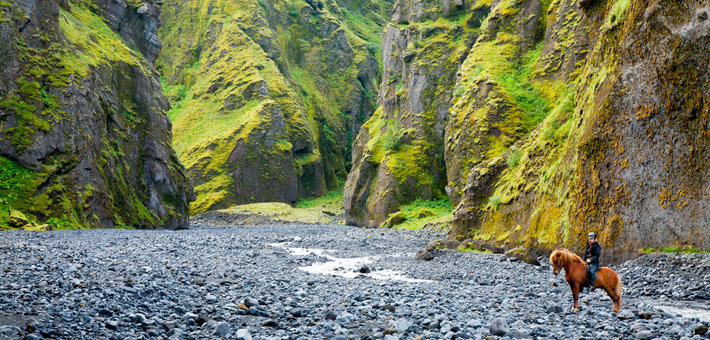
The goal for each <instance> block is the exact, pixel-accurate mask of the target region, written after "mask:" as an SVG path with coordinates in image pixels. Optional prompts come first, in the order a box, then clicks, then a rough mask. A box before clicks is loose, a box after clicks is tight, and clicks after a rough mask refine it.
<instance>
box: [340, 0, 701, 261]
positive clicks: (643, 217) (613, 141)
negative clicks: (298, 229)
mask: <svg viewBox="0 0 710 340" xmlns="http://www.w3.org/2000/svg"><path fill="white" fill-rule="evenodd" d="M709 6H710V5H708V4H707V3H705V2H703V1H699V0H698V1H686V2H682V3H680V2H676V3H667V2H660V1H644V0H607V1H604V0H579V1H578V0H552V1H540V0H528V1H512V0H510V1H509V0H501V1H473V2H464V1H458V2H454V3H450V2H449V1H444V2H441V3H424V2H412V1H398V2H397V3H396V4H395V6H394V10H393V19H392V21H391V22H390V24H389V25H388V27H387V28H386V30H385V33H384V36H383V64H384V65H383V66H384V70H383V82H382V86H381V88H380V93H379V96H378V110H377V111H376V113H375V114H374V115H373V117H372V118H371V119H370V120H369V121H368V122H367V123H366V124H365V125H363V128H362V130H361V132H360V134H359V136H358V138H357V139H356V140H355V143H354V145H353V170H352V172H351V174H350V176H349V178H348V182H347V183H346V187H345V198H344V204H345V210H346V214H347V215H348V222H349V223H350V224H357V225H362V226H370V227H375V226H379V225H381V224H382V223H383V222H384V221H385V220H386V219H387V218H388V217H390V216H395V215H393V213H395V212H397V211H398V210H399V209H400V206H401V205H405V204H410V203H411V202H413V201H414V200H415V199H417V198H422V199H425V200H428V199H435V198H438V197H440V196H442V192H444V191H445V192H446V195H447V196H448V197H449V198H450V200H451V202H452V203H453V205H454V206H455V207H456V208H455V213H454V220H453V226H452V230H451V233H450V237H451V238H457V239H459V240H465V239H482V240H486V241H491V242H493V243H497V244H508V245H511V246H512V245H521V244H522V245H526V246H528V247H529V248H543V249H551V248H553V247H556V246H560V245H563V246H568V247H578V246H579V245H580V244H583V241H584V238H585V237H586V235H587V233H588V232H589V231H596V232H597V234H599V235H600V240H601V242H602V243H603V244H604V246H605V247H608V248H611V249H617V250H621V249H626V250H629V249H630V250H637V249H639V248H641V247H644V248H646V247H655V248H659V247H663V246H678V245H681V246H686V247H691V248H699V249H705V250H708V249H710V248H708V247H709V246H708V244H709V243H708V242H707V240H708V236H709V234H710V228H708V227H707V225H708V222H709V221H708V214H707V212H706V211H707V210H708V209H706V208H707V207H708V201H707V200H708V198H707V193H706V190H707V186H708V183H707V174H708V170H709V169H708V168H709V167H710V162H708V161H707V159H708V158H707V152H708V136H710V135H708V132H707V130H708V128H709V126H708V121H707V119H708V118H707V115H708V107H709V104H708V94H709V93H710V92H709V91H708V90H707V88H708V86H710V85H709V84H710V82H708V80H709V79H708V74H707V69H708V63H710V54H708V53H707V51H708V48H710V44H709V39H710V38H708V35H709V34H710V31H708V25H710V23H709V20H708V7H709ZM422 46H425V47H426V48H421V47H422ZM684 65H685V66H684Z"/></svg>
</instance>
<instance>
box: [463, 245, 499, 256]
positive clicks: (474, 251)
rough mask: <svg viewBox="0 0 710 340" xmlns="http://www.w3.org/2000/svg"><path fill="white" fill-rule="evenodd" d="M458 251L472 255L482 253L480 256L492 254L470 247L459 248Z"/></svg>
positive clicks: (488, 251)
mask: <svg viewBox="0 0 710 340" xmlns="http://www.w3.org/2000/svg"><path fill="white" fill-rule="evenodd" d="M456 250H458V251H467V252H472V253H482V254H493V253H492V252H491V251H490V250H481V249H478V248H475V247H472V246H471V245H468V246H461V247H459V248H458V249H456Z"/></svg>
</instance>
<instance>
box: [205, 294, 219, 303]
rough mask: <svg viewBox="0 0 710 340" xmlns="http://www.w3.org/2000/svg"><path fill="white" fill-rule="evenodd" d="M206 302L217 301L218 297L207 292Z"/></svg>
mask: <svg viewBox="0 0 710 340" xmlns="http://www.w3.org/2000/svg"><path fill="white" fill-rule="evenodd" d="M205 302H207V303H217V297H216V296H214V295H212V294H207V296H206V297H205Z"/></svg>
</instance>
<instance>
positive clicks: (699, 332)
mask: <svg viewBox="0 0 710 340" xmlns="http://www.w3.org/2000/svg"><path fill="white" fill-rule="evenodd" d="M707 332H708V326H706V325H700V326H698V327H696V328H695V334H697V335H705V333H707Z"/></svg>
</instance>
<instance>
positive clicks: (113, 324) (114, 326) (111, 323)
mask: <svg viewBox="0 0 710 340" xmlns="http://www.w3.org/2000/svg"><path fill="white" fill-rule="evenodd" d="M106 328H108V329H111V330H114V331H115V330H117V329H118V321H113V320H111V321H106Z"/></svg>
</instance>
